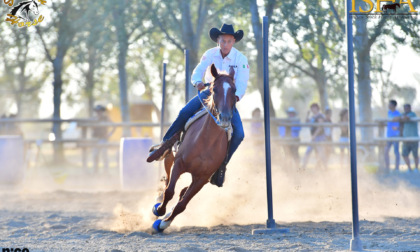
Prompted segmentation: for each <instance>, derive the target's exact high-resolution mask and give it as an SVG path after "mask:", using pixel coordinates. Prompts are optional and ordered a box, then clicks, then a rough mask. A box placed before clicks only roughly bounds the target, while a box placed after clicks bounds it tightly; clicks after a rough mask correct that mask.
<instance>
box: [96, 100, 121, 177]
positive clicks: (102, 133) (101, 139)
mask: <svg viewBox="0 0 420 252" xmlns="http://www.w3.org/2000/svg"><path fill="white" fill-rule="evenodd" d="M94 111H95V113H96V117H95V119H96V120H97V122H98V123H99V124H100V123H108V122H111V120H110V119H109V117H108V114H107V110H106V107H104V106H102V105H97V106H96V107H95V108H94ZM92 130H93V132H92V137H93V138H95V139H96V140H97V142H96V146H95V147H94V148H93V167H94V169H95V173H97V172H98V170H99V156H100V155H102V161H103V166H104V171H105V173H108V172H109V171H108V166H109V165H108V151H107V150H108V149H107V146H105V145H106V144H107V143H108V138H109V137H110V136H111V135H112V134H113V133H114V131H115V127H114V128H113V129H112V130H111V131H109V129H108V127H107V126H97V127H92Z"/></svg>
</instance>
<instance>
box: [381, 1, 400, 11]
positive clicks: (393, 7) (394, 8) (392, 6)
mask: <svg viewBox="0 0 420 252" xmlns="http://www.w3.org/2000/svg"><path fill="white" fill-rule="evenodd" d="M397 7H398V8H400V7H401V6H400V4H399V3H394V4H384V5H382V10H383V11H385V10H388V9H389V10H394V11H395V12H397ZM387 12H388V11H387Z"/></svg>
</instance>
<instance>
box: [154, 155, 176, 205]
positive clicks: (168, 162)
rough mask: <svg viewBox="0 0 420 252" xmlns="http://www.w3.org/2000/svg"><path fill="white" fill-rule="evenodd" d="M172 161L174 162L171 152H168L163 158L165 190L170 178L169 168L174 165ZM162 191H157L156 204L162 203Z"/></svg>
mask: <svg viewBox="0 0 420 252" xmlns="http://www.w3.org/2000/svg"><path fill="white" fill-rule="evenodd" d="M174 160H175V157H174V154H173V152H172V151H170V152H169V153H168V155H166V157H165V159H164V161H163V162H164V165H165V173H166V178H165V187H164V188H166V187H167V186H168V184H169V180H170V178H171V168H172V165H173V164H174ZM164 191H165V190H162V191H161V190H160V189H159V196H158V197H157V199H156V202H163V194H164Z"/></svg>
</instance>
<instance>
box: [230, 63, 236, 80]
mask: <svg viewBox="0 0 420 252" xmlns="http://www.w3.org/2000/svg"><path fill="white" fill-rule="evenodd" d="M229 76H230V77H231V78H232V79H234V76H235V70H234V69H233V67H232V66H231V67H230V68H229Z"/></svg>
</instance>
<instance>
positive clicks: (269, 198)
mask: <svg viewBox="0 0 420 252" xmlns="http://www.w3.org/2000/svg"><path fill="white" fill-rule="evenodd" d="M263 55H264V56H263V66H264V131H265V169H266V181H267V208H268V219H267V228H275V226H276V222H275V220H274V219H273V193H272V185H271V146H270V109H269V108H270V107H269V99H270V88H269V80H268V17H266V16H265V17H263Z"/></svg>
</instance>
